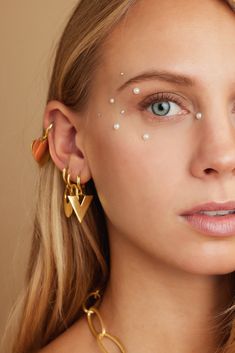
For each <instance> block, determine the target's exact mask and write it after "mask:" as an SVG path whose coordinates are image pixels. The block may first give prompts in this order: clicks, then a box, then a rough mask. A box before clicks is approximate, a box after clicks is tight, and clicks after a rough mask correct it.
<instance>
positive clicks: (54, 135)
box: [44, 100, 91, 184]
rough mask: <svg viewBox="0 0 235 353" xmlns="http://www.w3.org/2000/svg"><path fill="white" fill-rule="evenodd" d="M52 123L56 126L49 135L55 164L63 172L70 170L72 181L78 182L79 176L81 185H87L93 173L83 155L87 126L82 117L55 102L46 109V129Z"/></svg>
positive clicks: (51, 102)
mask: <svg viewBox="0 0 235 353" xmlns="http://www.w3.org/2000/svg"><path fill="white" fill-rule="evenodd" d="M84 119H85V117H84ZM52 122H54V125H53V128H52V129H51V130H50V132H49V134H48V144H49V151H50V156H51V158H52V160H53V162H54V163H55V165H56V166H57V168H59V169H60V170H61V171H62V170H63V168H68V171H69V174H70V175H71V180H72V181H74V182H76V181H77V176H80V178H81V184H85V183H86V182H87V181H88V180H89V179H90V178H91V173H90V169H89V166H88V163H87V160H86V158H85V156H84V153H83V146H82V145H83V143H82V142H83V132H84V126H85V124H84V123H83V119H82V117H81V116H80V115H79V114H78V113H76V112H74V111H72V110H70V109H69V108H68V107H67V106H65V105H64V104H63V103H61V102H59V101H56V100H53V101H50V102H49V103H47V106H46V108H45V112H44V128H45V129H46V128H47V127H48V126H49V125H50V124H51V123H52Z"/></svg>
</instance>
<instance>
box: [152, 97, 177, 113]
mask: <svg viewBox="0 0 235 353" xmlns="http://www.w3.org/2000/svg"><path fill="white" fill-rule="evenodd" d="M147 110H148V111H150V112H151V113H153V114H155V115H158V116H168V115H177V114H179V113H180V112H181V110H182V109H181V108H180V107H179V105H178V104H176V103H174V102H171V101H156V99H155V101H154V102H153V103H151V104H150V105H149V106H148V109H147ZM169 113H170V114H169Z"/></svg>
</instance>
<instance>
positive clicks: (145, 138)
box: [142, 134, 150, 141]
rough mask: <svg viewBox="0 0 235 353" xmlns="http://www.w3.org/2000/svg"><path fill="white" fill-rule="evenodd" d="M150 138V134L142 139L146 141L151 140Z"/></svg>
mask: <svg viewBox="0 0 235 353" xmlns="http://www.w3.org/2000/svg"><path fill="white" fill-rule="evenodd" d="M149 138H150V136H149V134H144V135H143V136H142V139H143V140H144V141H147V140H149Z"/></svg>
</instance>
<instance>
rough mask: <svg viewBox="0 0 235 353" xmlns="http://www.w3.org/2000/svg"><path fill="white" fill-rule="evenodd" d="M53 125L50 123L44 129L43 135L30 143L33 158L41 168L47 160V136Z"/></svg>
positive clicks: (48, 155)
mask: <svg viewBox="0 0 235 353" xmlns="http://www.w3.org/2000/svg"><path fill="white" fill-rule="evenodd" d="M53 124H54V123H51V124H50V125H49V126H48V128H47V129H46V131H45V133H44V135H43V136H42V137H39V138H37V139H35V140H33V142H32V143H31V150H32V155H33V158H34V159H35V161H36V162H38V164H39V165H40V166H43V165H44V164H45V163H46V162H47V161H48V159H49V157H50V154H49V152H48V134H49V131H50V130H51V128H52V127H53Z"/></svg>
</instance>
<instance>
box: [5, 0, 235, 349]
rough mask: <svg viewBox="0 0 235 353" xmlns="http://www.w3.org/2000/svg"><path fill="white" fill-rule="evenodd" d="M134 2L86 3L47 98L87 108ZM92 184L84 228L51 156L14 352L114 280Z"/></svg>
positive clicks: (13, 322) (57, 330) (53, 332)
mask: <svg viewBox="0 0 235 353" xmlns="http://www.w3.org/2000/svg"><path fill="white" fill-rule="evenodd" d="M135 1H136V0H97V1H95V0H94V1H90V0H81V1H79V3H78V5H77V6H76V7H75V9H74V11H73V13H72V16H71V18H70V20H69V22H68V24H67V25H66V27H65V30H64V32H63V34H62V37H61V39H60V41H59V43H58V48H57V52H56V57H55V62H54V67H53V72H52V75H51V82H50V87H49V92H48V97H47V102H49V101H51V100H58V101H60V102H62V103H64V104H65V105H66V106H68V107H70V108H71V109H73V110H74V111H82V110H83V109H84V108H85V107H86V104H87V103H88V98H89V89H90V84H91V79H92V76H93V73H94V71H95V69H96V67H97V65H98V63H99V60H100V57H101V54H100V50H99V49H100V47H101V44H102V42H103V41H104V39H105V38H106V37H107V36H108V34H109V33H110V31H111V30H112V28H113V27H114V26H115V25H116V24H118V23H119V21H120V20H121V19H122V18H123V17H124V16H125V14H126V13H127V11H128V10H129V9H130V8H131V6H132V5H133V4H134V3H135ZM87 186H88V188H87V190H88V193H91V194H93V195H94V201H93V202H92V206H91V207H90V209H89V211H88V214H87V215H86V218H85V219H84V221H83V223H82V225H80V224H79V222H78V221H77V219H76V217H71V218H69V219H67V218H66V217H65V215H64V210H63V193H64V182H63V179H62V177H61V172H60V171H59V170H58V169H57V167H56V166H55V165H54V164H53V162H52V161H51V160H50V161H49V162H48V163H47V164H46V165H45V166H44V167H43V168H42V169H40V175H39V183H38V188H37V198H36V200H37V204H36V212H35V220H34V231H33V238H32V245H31V253H30V256H29V261H28V268H27V275H26V281H25V288H24V291H23V294H22V296H20V297H19V299H18V301H17V302H16V303H15V306H14V308H13V310H12V313H11V315H10V318H9V323H8V325H7V329H6V332H8V330H9V332H10V329H11V331H14V334H13V333H11V335H12V337H13V339H11V341H12V342H11V348H10V350H8V352H11V353H29V352H36V351H37V350H39V349H40V348H42V347H44V346H45V345H47V344H48V343H49V342H51V341H52V340H54V339H55V338H56V337H58V336H59V335H60V334H61V333H62V332H63V331H65V330H66V329H67V328H68V327H70V326H71V325H72V324H73V323H74V322H75V321H76V320H78V319H79V318H80V317H81V316H82V315H83V311H82V303H83V302H84V300H85V298H86V296H87V295H88V293H89V292H90V291H91V290H93V289H95V288H97V287H98V288H103V289H104V288H105V286H106V284H107V281H108V278H109V243H108V234H107V228H106V223H105V217H104V213H103V209H102V206H101V204H100V202H99V199H98V196H97V193H96V189H95V186H94V183H93V181H92V180H91V181H90V182H89V183H88V185H87ZM233 309H234V307H233V306H231V307H230V308H228V309H227V311H226V313H231V312H232V311H233ZM229 333H231V334H230V340H229V342H227V343H229V344H227V345H226V348H225V350H224V352H225V353H235V344H233V343H232V342H233V336H234V335H235V321H234V322H233V321H232V319H231V320H230V322H229V324H227V325H226V329H225V335H224V336H225V337H226V338H227V337H228V336H229ZM5 336H6V337H7V334H6V333H5Z"/></svg>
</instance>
